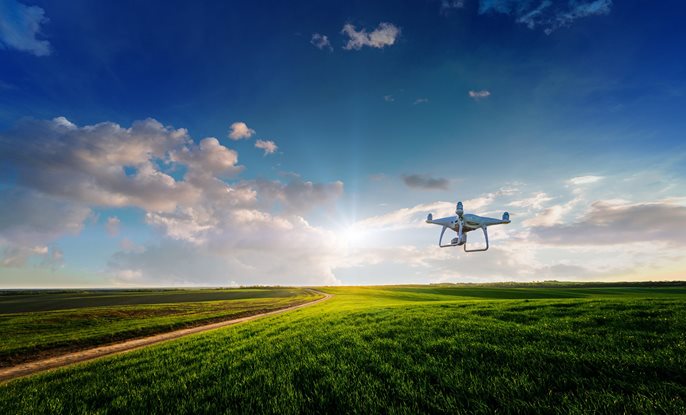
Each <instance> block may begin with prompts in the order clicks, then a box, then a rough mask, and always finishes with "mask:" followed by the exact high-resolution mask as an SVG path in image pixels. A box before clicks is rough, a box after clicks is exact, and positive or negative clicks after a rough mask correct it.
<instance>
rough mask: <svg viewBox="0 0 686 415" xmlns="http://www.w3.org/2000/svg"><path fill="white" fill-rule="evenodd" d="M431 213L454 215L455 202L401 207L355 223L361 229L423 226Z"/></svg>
mask: <svg viewBox="0 0 686 415" xmlns="http://www.w3.org/2000/svg"><path fill="white" fill-rule="evenodd" d="M429 213H433V214H435V215H436V217H440V216H447V215H454V214H455V203H453V202H441V201H438V202H433V203H423V204H420V205H415V206H413V207H409V208H401V209H397V210H394V211H391V212H388V213H384V214H382V215H377V216H371V217H369V218H366V219H363V220H360V221H358V222H357V223H356V224H355V225H356V226H358V227H359V228H361V229H373V230H380V229H388V230H393V229H396V230H397V229H407V228H416V227H420V226H424V225H425V223H424V220H425V219H426V215H427V214H429Z"/></svg>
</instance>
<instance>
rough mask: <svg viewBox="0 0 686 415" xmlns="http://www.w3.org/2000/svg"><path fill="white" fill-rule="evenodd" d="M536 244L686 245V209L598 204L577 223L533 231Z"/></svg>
mask: <svg viewBox="0 0 686 415" xmlns="http://www.w3.org/2000/svg"><path fill="white" fill-rule="evenodd" d="M531 235H532V237H533V238H534V240H535V241H537V242H539V243H544V244H551V245H586V246H588V245H620V244H627V243H637V242H642V243H646V242H659V241H661V242H669V243H675V244H678V245H680V246H683V245H684V244H686V207H685V206H682V205H677V204H674V203H671V202H653V203H636V204H627V203H612V202H607V201H602V200H600V201H596V202H594V203H592V204H591V207H590V209H589V210H588V211H587V212H585V214H584V215H583V216H582V217H581V218H579V219H578V220H577V221H575V222H573V223H570V224H562V223H557V224H554V225H551V226H540V227H534V228H533V229H531Z"/></svg>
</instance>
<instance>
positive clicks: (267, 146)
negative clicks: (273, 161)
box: [255, 140, 279, 156]
mask: <svg viewBox="0 0 686 415" xmlns="http://www.w3.org/2000/svg"><path fill="white" fill-rule="evenodd" d="M255 147H256V148H261V149H262V150H264V155H265V156H266V155H267V154H274V153H275V152H276V150H278V149H279V147H278V146H277V145H276V143H275V142H273V141H270V140H257V141H255Z"/></svg>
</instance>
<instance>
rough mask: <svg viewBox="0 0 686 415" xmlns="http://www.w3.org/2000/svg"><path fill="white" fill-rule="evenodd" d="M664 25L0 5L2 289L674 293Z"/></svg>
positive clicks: (585, 5) (446, 5)
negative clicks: (607, 284) (627, 288)
mask: <svg viewBox="0 0 686 415" xmlns="http://www.w3.org/2000/svg"><path fill="white" fill-rule="evenodd" d="M372 3H373V4H372ZM684 11H686V6H684V5H682V4H681V3H680V2H678V1H667V2H661V3H660V4H659V5H658V4H655V5H653V4H646V3H645V2H639V1H619V0H616V1H611V0H570V1H548V0H521V1H518V0H464V1H460V0H443V1H438V0H436V1H419V0H418V1H407V2H400V3H399V2H362V1H359V2H355V1H346V2H337V3H334V2H329V3H328V4H320V3H314V2H286V3H284V2H265V3H259V4H258V3H254V2H244V3H236V2H232V3H226V2H207V3H206V4H202V5H198V4H193V3H188V2H178V3H174V2H168V1H167V2H157V3H156V2H145V3H141V2H134V1H132V2H109V3H108V2H90V1H62V2H59V4H57V3H54V2H29V1H26V2H22V1H15V0H0V160H1V162H2V167H0V192H2V193H3V194H2V197H0V212H2V213H3V217H4V219H0V264H1V265H0V285H2V286H8V287H10V286H11V287H15V286H16V287H22V286H91V285H93V286H110V285H179V284H181V285H229V284H254V283H260V284H276V283H278V284H337V283H342V284H377V283H401V282H402V283H404V282H451V281H452V282H457V281H500V280H542V279H584V280H588V279H595V280H618V279H619V280H626V279H681V278H683V275H684V270H686V261H685V260H684V259H683V255H681V252H682V251H683V248H684V246H683V245H684V243H686V240H684V238H683V236H682V234H686V232H684V231H686V230H685V229H683V228H684V224H685V223H686V207H685V206H686V191H685V187H686V186H685V182H684V176H685V175H686V146H685V145H684V130H685V127H686V118H685V117H684V114H685V113H684V108H686V82H685V81H686V61H685V60H684V59H683V57H682V55H683V52H684V46H683V45H685V44H686V30H685V29H683V24H682V22H681V20H682V16H683V12H684ZM232 126H233V127H232ZM231 131H234V138H237V139H234V138H231V137H230V136H229V134H230V132H231ZM208 137H214V138H216V139H214V140H213V139H208V140H204V139H206V138H208ZM457 200H463V201H465V208H466V210H467V211H473V212H474V213H483V214H491V215H494V216H499V215H500V214H501V213H502V211H505V210H508V211H510V212H511V213H512V219H513V223H512V224H511V225H508V226H507V227H502V228H501V229H500V230H498V231H496V233H495V235H494V239H495V240H494V242H493V246H494V248H492V249H491V250H490V251H488V252H487V253H484V254H472V255H469V256H467V255H465V254H464V253H461V252H456V251H455V250H450V249H448V250H440V249H438V248H437V247H436V246H435V242H436V241H435V240H436V239H437V236H438V235H437V232H436V229H434V228H433V227H430V226H428V225H426V226H424V225H423V224H422V223H421V219H422V218H423V217H425V215H426V213H428V211H429V210H433V213H434V214H450V213H451V210H452V209H453V207H452V206H453V205H454V203H455V202H456V201H457ZM637 218H638V219H637ZM577 235H579V236H580V237H577Z"/></svg>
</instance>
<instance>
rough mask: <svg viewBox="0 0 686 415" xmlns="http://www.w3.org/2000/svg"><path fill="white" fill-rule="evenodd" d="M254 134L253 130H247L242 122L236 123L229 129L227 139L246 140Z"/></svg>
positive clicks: (246, 126)
mask: <svg viewBox="0 0 686 415" xmlns="http://www.w3.org/2000/svg"><path fill="white" fill-rule="evenodd" d="M254 134H255V130H253V129H252V128H248V125H247V124H246V123H244V122H242V121H237V122H235V123H233V124H231V126H230V127H229V138H230V139H232V140H242V139H248V138H250V137H252V136H253V135H254Z"/></svg>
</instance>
